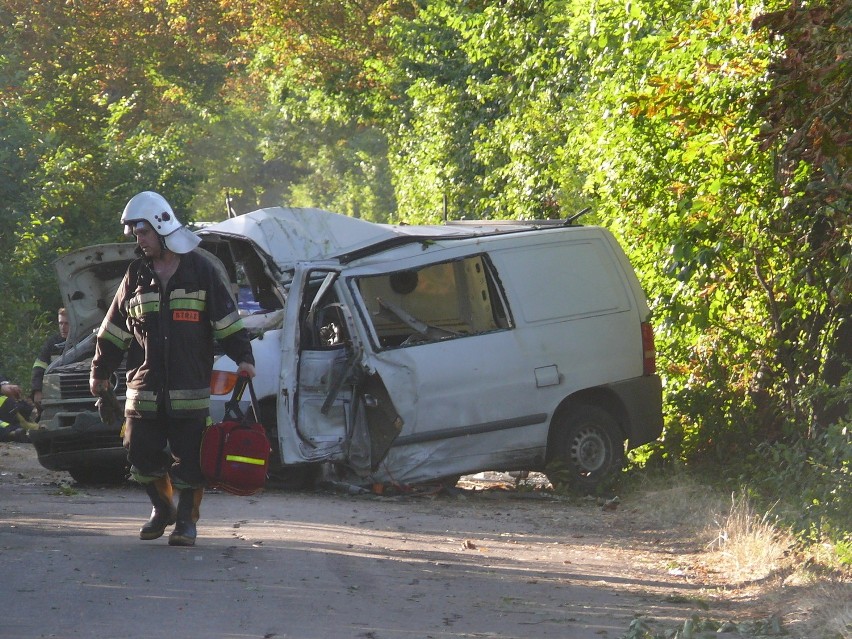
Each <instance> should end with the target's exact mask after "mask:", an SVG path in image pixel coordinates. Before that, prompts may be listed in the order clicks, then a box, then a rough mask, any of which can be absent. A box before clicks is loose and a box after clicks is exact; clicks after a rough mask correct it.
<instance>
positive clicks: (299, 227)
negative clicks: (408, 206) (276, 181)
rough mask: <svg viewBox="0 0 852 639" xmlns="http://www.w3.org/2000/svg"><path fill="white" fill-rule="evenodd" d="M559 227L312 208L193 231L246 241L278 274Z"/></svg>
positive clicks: (280, 210) (269, 211)
mask: <svg viewBox="0 0 852 639" xmlns="http://www.w3.org/2000/svg"><path fill="white" fill-rule="evenodd" d="M552 222H556V223H557V224H558V225H560V226H563V225H564V223H565V221H564V220H558V221H547V220H546V221H536V222H534V223H523V222H487V221H485V222H466V223H461V224H451V225H433V226H421V225H417V226H409V225H404V224H400V225H395V224H377V223H375V222H368V221H366V220H361V219H358V218H354V217H348V216H346V215H340V214H339V213H332V212H330V211H324V210H322V209H314V208H284V207H270V208H265V209H259V210H257V211H252V212H251V213H245V214H243V215H238V216H236V217H233V218H230V219H228V220H225V221H224V222H218V223H216V224H211V225H210V226H206V227H204V228H203V229H200V230H199V231H198V235H200V236H201V237H202V238H203V237H205V236H207V235H216V236H230V237H237V238H241V239H248V240H250V241H251V242H253V243H254V244H255V246H257V247H258V248H259V249H260V250H262V251H263V252H264V253H266V254H267V255H268V256H269V257H271V258H272V260H273V261H274V262H275V264H276V265H277V266H278V268H280V269H281V270H282V271H288V270H291V269H292V268H293V266H294V265H295V263H296V262H305V261H312V260H324V259H339V260H340V261H342V262H345V261H348V260H349V259H354V257H355V256H357V255H359V254H363V253H368V252H374V251H377V250H383V249H384V248H390V247H391V246H395V245H398V244H401V243H406V242H418V241H427V240H437V239H448V238H464V237H474V236H478V235H491V234H494V233H506V232H513V231H522V230H530V228H531V226H532V225H535V226H536V227H541V226H555V225H557V224H553V223H552Z"/></svg>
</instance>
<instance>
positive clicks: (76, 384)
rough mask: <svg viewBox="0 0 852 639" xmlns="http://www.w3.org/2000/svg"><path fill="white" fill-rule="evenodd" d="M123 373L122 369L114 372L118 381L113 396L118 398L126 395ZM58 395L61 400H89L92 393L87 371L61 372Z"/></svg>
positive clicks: (125, 380)
mask: <svg viewBox="0 0 852 639" xmlns="http://www.w3.org/2000/svg"><path fill="white" fill-rule="evenodd" d="M125 372H126V371H125V370H124V369H123V368H121V369H119V370H117V371H116V372H115V377H116V378H117V380H118V386H117V387H116V389H115V394H116V395H118V396H119V397H123V396H124V395H126V394H127V379H126V376H125ZM59 393H60V397H61V398H62V399H91V398H92V393H91V392H90V391H89V369H88V368H86V369H85V370H74V371H63V372H62V373H61V374H60V375H59Z"/></svg>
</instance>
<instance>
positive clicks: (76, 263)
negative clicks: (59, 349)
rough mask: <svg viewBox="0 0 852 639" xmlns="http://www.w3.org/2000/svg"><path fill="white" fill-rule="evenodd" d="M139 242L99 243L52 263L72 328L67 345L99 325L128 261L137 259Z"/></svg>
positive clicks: (72, 252)
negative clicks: (136, 251) (137, 243)
mask: <svg viewBox="0 0 852 639" xmlns="http://www.w3.org/2000/svg"><path fill="white" fill-rule="evenodd" d="M135 250H136V243H135V242H124V243H117V244H98V245H96V246H87V247H86V248H81V249H77V250H76V251H71V252H70V253H67V254H66V255H63V256H62V257H60V258H59V259H57V260H56V261H54V263H53V267H54V269H56V276H57V278H56V279H57V282H58V283H59V292H60V294H61V295H62V303H63V305H64V306H65V308H66V310H67V311H68V321H69V322H70V323H71V331H70V333H69V335H68V345H69V346H70V345H73V344H76V343H77V342H79V341H80V340H81V339H83V338H84V337H86V336H87V335H90V334H91V333H92V331H94V330H95V329H97V327H98V326H100V324H101V321H102V320H103V318H104V316H105V315H106V312H107V310H109V305H110V304H111V303H112V298H113V297H114V296H115V292H116V290H118V285H119V284H120V283H121V279H122V278H123V277H124V272H125V271H126V270H127V266H128V264H130V262H132V261H133V260H134V259H136V253H135Z"/></svg>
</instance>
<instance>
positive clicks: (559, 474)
mask: <svg viewBox="0 0 852 639" xmlns="http://www.w3.org/2000/svg"><path fill="white" fill-rule="evenodd" d="M553 426H554V428H555V429H556V430H555V432H554V433H553V437H552V439H551V445H552V447H553V449H552V450H551V451H548V452H549V455H548V458H549V460H548V463H547V467H546V468H545V474H546V475H547V478H548V479H549V480H550V483H551V484H553V485H554V487H556V488H568V489H569V490H572V491H574V492H579V493H583V494H588V493H594V492H595V491H596V490H597V489H598V488H599V487H600V486H601V485H602V484H603V483H604V482H606V481H607V480H609V479H612V478H613V477H614V476H615V474H616V473H617V472H618V471H620V470H621V468H622V466H623V464H624V439H623V437H622V435H621V431H620V430H619V428H618V424H617V423H616V421H615V420H614V419H613V418H612V416H611V415H610V414H609V413H608V412H606V411H605V410H603V409H602V408H598V407H597V406H591V405H586V404H584V405H580V406H577V407H575V408H573V409H572V410H571V411H570V412H569V413H568V414H567V415H565V417H564V419H562V420H561V421H560V422H559V423H557V424H554V425H553Z"/></svg>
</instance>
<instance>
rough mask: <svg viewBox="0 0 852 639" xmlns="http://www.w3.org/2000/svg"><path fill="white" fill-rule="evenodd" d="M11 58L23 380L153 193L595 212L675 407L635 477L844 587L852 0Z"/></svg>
mask: <svg viewBox="0 0 852 639" xmlns="http://www.w3.org/2000/svg"><path fill="white" fill-rule="evenodd" d="M0 38H2V41H3V42H4V49H3V52H2V53H0V222H2V229H3V230H2V233H0V254H2V255H3V258H2V260H0V278H2V281H3V286H4V303H3V305H2V307H0V327H2V330H3V335H4V336H5V339H4V343H3V359H2V361H0V370H2V372H4V373H5V374H6V375H8V376H10V377H14V378H15V379H17V380H20V381H21V382H22V383H24V384H26V381H27V380H28V379H29V367H30V366H31V363H32V360H33V356H34V353H35V352H36V351H37V349H38V345H39V344H40V343H41V342H42V340H43V339H44V337H45V336H46V335H47V334H48V333H50V332H51V330H52V327H51V323H52V321H53V318H54V317H55V311H56V308H57V307H58V306H59V305H60V304H61V300H60V299H59V297H58V291H57V288H56V284H55V277H56V274H55V273H54V272H53V270H52V266H51V264H52V261H53V260H54V259H55V258H56V256H57V255H60V254H63V253H65V252H67V251H69V250H72V249H75V248H79V247H81V246H84V245H89V244H94V243H99V242H104V241H119V240H121V239H122V236H121V229H120V228H119V225H118V218H119V215H120V212H121V209H122V207H123V206H124V204H125V202H126V201H127V200H128V199H129V198H130V197H131V196H132V195H133V194H135V193H136V192H138V191H140V190H143V189H154V190H157V191H160V192H162V193H164V194H166V195H167V197H168V198H169V200H170V201H171V202H172V204H173V205H174V206H175V208H176V210H177V211H178V212H179V214H180V215H181V216H182V217H183V219H184V220H186V221H190V220H193V219H194V220H196V221H204V220H215V219H222V218H223V217H225V215H226V213H225V211H226V206H225V204H226V199H227V201H228V203H229V205H230V206H232V207H233V209H234V210H236V211H237V212H245V211H249V210H253V209H255V208H259V207H261V206H270V205H293V206H308V205H310V206H317V207H321V208H328V209H331V210H335V211H338V212H342V213H346V214H349V215H353V216H357V217H362V218H364V219H369V220H373V221H380V222H394V223H437V222H440V221H441V220H442V219H444V218H449V219H460V218H513V217H521V218H530V219H541V218H548V217H561V218H567V217H570V216H572V215H574V214H576V213H577V212H579V211H580V210H582V209H584V208H586V207H591V211H590V212H589V213H588V214H587V215H586V216H584V217H583V218H581V220H580V221H581V222H583V223H596V224H601V225H604V226H606V227H608V228H610V229H611V230H612V231H613V232H614V233H615V234H616V235H617V237H618V238H619V240H620V241H621V242H622V244H623V245H624V246H625V248H626V250H627V251H628V253H629V255H630V258H631V260H632V262H633V263H634V265H635V267H636V269H637V272H638V274H639V277H640V279H641V282H642V285H643V287H644V288H645V290H646V292H647V293H648V295H649V298H650V299H651V303H652V309H653V313H654V324H655V329H656V339H657V350H658V361H657V363H658V368H659V371H660V373H661V375H662V377H663V379H664V384H665V388H664V393H665V397H664V401H665V411H666V430H665V433H664V436H663V437H662V439H661V440H660V442H658V443H657V444H655V445H652V446H648V447H645V448H644V449H643V450H641V451H639V453H638V454H636V455H634V456H633V457H632V459H631V469H630V471H629V474H628V476H629V478H630V480H631V481H634V480H635V479H636V477H637V476H638V475H640V474H644V475H646V476H647V475H657V474H659V473H669V474H671V473H675V472H681V469H687V470H689V471H690V472H693V473H695V476H697V477H702V478H703V480H702V481H706V482H708V483H710V482H712V484H713V486H714V488H717V489H719V490H721V491H722V492H723V493H727V494H733V495H734V496H735V497H734V502H733V505H734V507H735V508H734V510H733V511H731V510H728V511H726V514H724V515H720V517H721V519H720V521H719V523H718V530H717V532H718V535H716V536H715V537H714V538H713V543H715V544H716V545H717V551H718V552H719V553H721V554H720V561H722V560H723V559H724V561H730V562H732V566H739V567H738V568H736V569H737V570H740V569H743V570H746V572H747V571H748V569H747V568H744V567H747V566H748V561H746V559H744V558H737V552H735V551H734V550H733V546H732V544H733V541H732V540H733V539H739V538H740V537H741V535H739V534H734V532H735V531H734V530H728V527H729V526H733V528H734V529H735V530H736V531H740V532H741V531H742V529H743V528H749V527H751V526H757V525H756V524H755V521H757V522H763V524H762V525H766V526H769V527H770V528H768V529H765V530H763V531H762V532H761V529H760V527H759V526H757V527H756V528H755V530H754V532H753V534H752V537H753V539H760V538H769V539H776V538H777V539H783V540H784V541H783V542H778V543H780V544H781V545H787V547H788V548H793V550H790V551H789V552H790V554H789V555H788V556H786V557H783V558H784V560H786V561H789V557H792V556H796V557H806V558H807V559H806V560H805V563H807V562H808V561H809V563H807V565H808V566H809V567H810V569H811V570H812V573H811V574H813V575H819V574H825V575H829V574H830V575H835V574H838V573H837V572H835V570H836V569H846V570H848V568H849V566H850V565H852V532H850V531H852V525H850V524H852V521H850V518H852V432H850V425H852V413H850V401H849V400H850V396H852V374H850V366H849V365H850V361H852V224H851V223H850V211H849V202H850V197H852V186H850V185H852V168H850V160H852V150H850V149H852V145H850V137H852V132H850V127H849V122H850V121H852V0H831V1H829V0H811V1H802V0H797V1H795V2H793V1H792V0H736V1H735V0H661V1H656V0H655V1H654V2H650V1H645V0H630V1H629V2H625V1H624V0H525V1H521V0H507V1H506V2H500V3H495V2H478V1H474V0H466V1H462V2H459V1H457V0H430V1H428V2H408V1H404V0H361V1H359V2H352V1H349V0H320V1H318V2H311V3H307V2H303V1H300V0H274V1H265V2H256V1H252V0H221V1H219V2H193V1H192V0H175V1H173V2H168V3H162V2H158V1H155V0H114V1H113V2H110V3H103V2H101V1H100V0H73V1H70V2H68V1H65V0H62V1H60V0H48V1H46V2H36V3H33V2H30V1H24V0H0ZM728 505H729V506H731V504H728ZM737 509H740V510H737ZM717 514H718V513H717ZM737 522H739V523H737ZM735 524H736V525H735ZM782 531H783V532H782ZM788 536H789V537H788ZM747 537H748V535H746V536H745V538H747ZM708 543H709V542H708ZM741 543H745V541H744V540H743V541H742V542H741ZM760 552H763V551H760ZM760 552H758V551H757V550H754V551H751V552H749V553H747V554H749V555H753V556H754V557H760V556H761V554H760ZM767 552H768V549H767ZM772 556H773V557H774V555H772ZM774 561H775V560H774V559H769V558H766V557H765V558H764V559H762V560H760V561H759V562H756V563H757V564H758V565H764V566H765V565H767V564H772V563H773V562H774ZM778 561H781V560H778ZM731 569H732V570H733V569H734V568H731ZM779 569H780V568H779ZM821 570H824V571H825V572H824V573H821V572H820V571H821ZM841 572H842V570H841ZM847 574H848V573H847ZM832 578H833V577H832ZM847 619H848V617H847ZM844 632H846V633H847V634H846V635H845V636H848V626H847V630H845V631H844V630H842V629H841V630H840V631H839V634H840V636H844V634H843V633H844Z"/></svg>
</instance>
